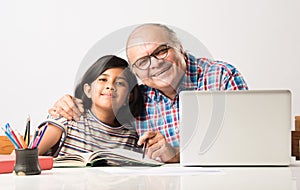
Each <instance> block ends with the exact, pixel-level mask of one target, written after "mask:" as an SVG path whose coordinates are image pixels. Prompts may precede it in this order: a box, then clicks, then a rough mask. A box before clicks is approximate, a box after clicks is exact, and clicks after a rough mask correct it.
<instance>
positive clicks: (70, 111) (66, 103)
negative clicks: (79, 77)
mask: <svg viewBox="0 0 300 190" xmlns="http://www.w3.org/2000/svg"><path fill="white" fill-rule="evenodd" d="M48 112H49V114H50V115H51V116H53V117H59V116H60V115H61V116H63V117H65V118H67V119H68V120H72V119H74V120H75V121H78V120H79V118H80V116H81V114H82V113H83V112H84V108H83V104H82V100H80V99H78V98H74V97H72V96H71V95H68V94H66V95H64V96H63V97H61V98H60V99H59V100H58V101H56V102H55V104H54V105H53V107H52V108H50V109H49V110H48Z"/></svg>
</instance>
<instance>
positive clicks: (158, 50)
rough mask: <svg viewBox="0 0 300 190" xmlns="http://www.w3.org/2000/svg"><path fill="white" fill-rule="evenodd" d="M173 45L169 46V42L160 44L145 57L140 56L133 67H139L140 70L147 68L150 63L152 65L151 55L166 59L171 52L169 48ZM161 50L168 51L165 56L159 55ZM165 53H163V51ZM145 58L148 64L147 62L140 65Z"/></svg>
mask: <svg viewBox="0 0 300 190" xmlns="http://www.w3.org/2000/svg"><path fill="white" fill-rule="evenodd" d="M164 46H165V48H163V47H164ZM171 48H172V47H171V46H169V45H168V44H161V45H159V46H158V47H157V48H156V49H155V50H154V51H153V52H152V53H151V54H150V55H146V56H144V57H141V58H139V59H138V60H136V61H135V62H134V63H133V64H132V68H137V69H139V70H147V69H148V68H149V67H150V65H151V57H154V58H155V59H157V60H164V59H165V58H166V57H167V56H168V53H169V49H171ZM161 51H166V52H165V53H164V54H165V55H163V57H157V56H158V55H159V53H160V52H161ZM162 54H163V53H162ZM143 60H147V62H146V63H147V64H145V66H142V67H141V66H138V63H139V62H144V61H143Z"/></svg>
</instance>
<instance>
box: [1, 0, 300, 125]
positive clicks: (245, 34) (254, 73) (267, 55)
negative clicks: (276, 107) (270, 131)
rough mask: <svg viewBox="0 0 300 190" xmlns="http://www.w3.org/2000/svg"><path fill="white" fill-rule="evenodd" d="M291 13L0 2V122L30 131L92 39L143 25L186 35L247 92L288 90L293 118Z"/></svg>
mask: <svg viewBox="0 0 300 190" xmlns="http://www.w3.org/2000/svg"><path fill="white" fill-rule="evenodd" d="M299 10H300V1H299V0H251V1H249V0H247V1H246V0H226V1H223V0H209V1H207V0H184V1H175V0H144V1H141V0H127V1H124V0H109V1H100V0H94V1H90V0H82V1H79V0H56V1H55V0H26V1H23V0H15V1H5V0H0V84H1V85H0V88H1V96H0V125H1V126H4V125H5V123H7V122H9V123H10V124H11V125H12V126H13V127H14V128H16V129H18V130H20V131H23V130H24V128H25V123H26V118H27V116H28V114H30V116H31V120H32V125H33V126H36V125H37V124H38V123H39V122H40V121H41V120H42V119H44V118H45V117H46V116H47V113H48V112H47V111H48V109H49V108H50V107H51V105H53V103H54V102H55V101H56V100H58V99H59V98H60V97H61V96H62V95H64V94H67V93H69V94H72V93H73V88H74V82H75V78H76V73H77V70H78V68H79V66H80V63H81V61H82V60H83V58H84V57H85V55H86V54H87V52H88V51H89V49H90V48H91V47H92V46H94V45H95V43H96V42H97V41H99V40H101V39H102V38H104V37H105V36H107V35H109V34H110V33H112V32H114V31H116V30H119V29H121V28H124V27H127V26H130V25H135V24H141V23H145V22H159V23H163V24H167V25H171V26H176V27H177V28H180V29H182V30H184V31H187V32H189V33H190V34H192V35H193V36H195V37H196V38H197V39H198V40H200V41H201V42H202V43H203V44H204V45H205V46H206V47H207V49H208V50H209V52H210V53H211V54H212V56H213V58H215V59H218V60H224V61H227V62H230V63H232V64H233V65H235V66H236V67H237V68H238V69H239V70H240V71H241V73H242V74H243V75H244V77H245V79H246V81H247V83H248V85H249V87H250V89H290V90H291V91H292V98H293V108H292V116H293V117H294V116H295V115H300V88H299V81H300V80H299V79H300V66H299V65H300V51H299V50H300V11H299ZM270 119H272V118H270Z"/></svg>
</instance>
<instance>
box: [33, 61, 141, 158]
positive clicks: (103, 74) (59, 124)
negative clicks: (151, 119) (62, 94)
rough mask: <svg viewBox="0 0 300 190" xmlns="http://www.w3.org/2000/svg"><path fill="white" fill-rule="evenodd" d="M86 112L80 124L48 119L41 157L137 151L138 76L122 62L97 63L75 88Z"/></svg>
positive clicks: (40, 147)
mask: <svg viewBox="0 0 300 190" xmlns="http://www.w3.org/2000/svg"><path fill="white" fill-rule="evenodd" d="M75 97H76V98H80V99H82V101H83V105H84V108H85V112H84V114H83V115H82V116H81V117H80V120H79V121H77V122H75V121H68V120H67V119H65V118H64V117H58V118H54V117H49V118H48V119H47V120H46V121H45V122H43V123H42V124H41V125H40V126H42V125H44V124H46V123H48V127H47V130H46V132H45V134H44V136H43V138H42V140H41V142H40V144H39V155H52V156H54V157H56V156H58V155H65V154H73V153H74V154H75V153H82V152H92V151H95V150H98V149H105V148H125V149H134V148H136V147H137V144H136V143H137V140H138V135H137V133H136V131H135V129H134V128H133V127H132V126H131V125H130V122H131V121H132V119H134V117H135V116H137V115H138V114H139V113H140V111H141V110H142V106H143V99H142V95H141V94H140V91H139V88H138V85H137V80H136V77H135V75H134V74H133V73H132V72H131V71H130V69H129V68H128V63H127V61H125V60H124V59H122V58H119V57H117V56H114V55H107V56H103V57H101V58H100V59H99V60H97V61H96V62H95V63H94V64H93V65H92V66H91V67H90V68H89V69H88V70H87V71H86V73H85V74H84V75H83V77H82V80H81V82H79V84H78V85H77V86H76V88H75Z"/></svg>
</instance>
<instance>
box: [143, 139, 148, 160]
mask: <svg viewBox="0 0 300 190" xmlns="http://www.w3.org/2000/svg"><path fill="white" fill-rule="evenodd" d="M147 144H148V139H146V142H145V144H144V147H143V159H144V158H145V154H146V147H147Z"/></svg>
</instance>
